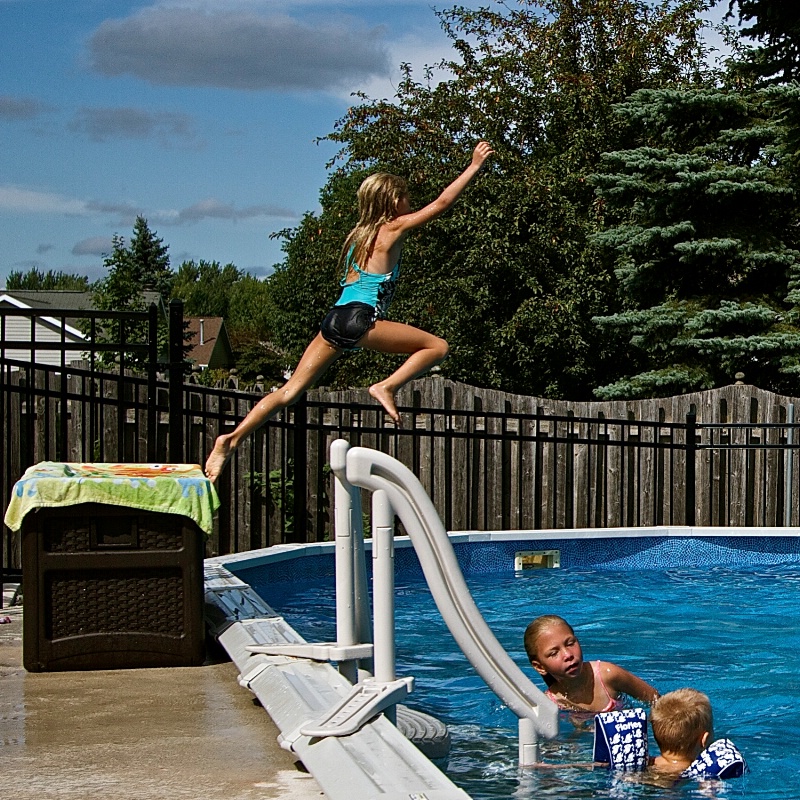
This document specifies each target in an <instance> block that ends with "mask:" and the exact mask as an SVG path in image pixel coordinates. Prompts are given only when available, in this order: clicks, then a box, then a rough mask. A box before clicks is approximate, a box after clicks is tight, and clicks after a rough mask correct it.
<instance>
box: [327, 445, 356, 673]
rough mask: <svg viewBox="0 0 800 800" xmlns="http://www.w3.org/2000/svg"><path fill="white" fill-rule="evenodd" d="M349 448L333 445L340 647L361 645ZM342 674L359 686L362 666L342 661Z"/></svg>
mask: <svg viewBox="0 0 800 800" xmlns="http://www.w3.org/2000/svg"><path fill="white" fill-rule="evenodd" d="M349 447H350V446H349V445H348V444H347V442H345V441H344V440H343V439H337V440H336V441H335V442H334V443H333V444H332V445H331V466H332V468H333V473H334V504H335V517H334V527H335V535H336V551H335V552H336V644H337V645H338V646H339V647H347V646H350V645H354V644H359V641H358V631H357V627H356V613H355V581H354V578H355V575H354V566H355V559H354V558H353V525H352V520H351V515H352V511H353V503H352V492H353V487H352V486H350V484H348V483H346V478H345V477H344V470H345V467H346V463H347V451H348V449H349ZM339 672H340V673H341V674H342V675H343V676H344V677H345V678H347V680H348V681H350V683H352V684H356V683H358V664H357V663H356V662H355V661H340V662H339Z"/></svg>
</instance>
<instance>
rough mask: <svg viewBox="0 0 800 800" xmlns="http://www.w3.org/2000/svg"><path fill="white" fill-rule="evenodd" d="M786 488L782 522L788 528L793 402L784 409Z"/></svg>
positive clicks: (790, 515)
mask: <svg viewBox="0 0 800 800" xmlns="http://www.w3.org/2000/svg"><path fill="white" fill-rule="evenodd" d="M786 425H787V427H786V488H785V489H784V492H783V524H784V525H785V526H786V527H787V528H790V527H791V526H792V505H793V502H792V501H793V499H794V498H793V492H792V483H793V482H794V448H793V447H792V445H793V444H794V403H789V407H788V408H787V409H786Z"/></svg>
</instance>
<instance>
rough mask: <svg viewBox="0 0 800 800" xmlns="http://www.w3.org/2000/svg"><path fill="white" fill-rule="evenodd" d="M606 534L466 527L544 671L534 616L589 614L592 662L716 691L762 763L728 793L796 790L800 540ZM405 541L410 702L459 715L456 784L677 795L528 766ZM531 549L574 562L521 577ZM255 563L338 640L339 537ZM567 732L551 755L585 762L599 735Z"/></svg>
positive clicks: (403, 623)
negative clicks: (328, 548) (312, 550)
mask: <svg viewBox="0 0 800 800" xmlns="http://www.w3.org/2000/svg"><path fill="white" fill-rule="evenodd" d="M597 533H598V532H597V531H594V532H582V534H580V535H577V536H575V535H574V534H572V538H566V536H567V535H565V538H549V539H548V538H545V537H546V534H544V535H543V534H538V535H537V536H536V537H535V538H533V539H530V540H526V539H525V538H524V534H520V533H515V534H498V535H495V536H491V535H488V534H481V535H479V536H474V535H473V536H472V537H470V536H466V535H462V536H460V537H459V536H455V537H451V538H452V539H453V541H454V542H455V550H456V553H457V555H458V558H459V563H460V564H461V567H462V569H463V571H464V573H465V576H466V579H467V582H468V584H469V587H470V589H471V591H472V592H473V596H474V597H475V601H476V603H477V605H478V607H479V608H480V610H481V611H482V612H483V614H484V616H485V617H486V619H487V622H488V623H489V625H490V626H491V628H492V629H493V631H494V632H495V634H496V635H497V637H498V639H499V640H500V642H501V644H503V646H504V647H505V648H506V649H507V650H508V651H509V653H510V654H511V655H512V656H513V657H514V659H515V661H516V662H517V663H518V664H519V665H520V666H521V667H523V668H526V669H527V670H528V671H529V673H530V670H529V668H527V667H526V665H525V657H524V652H523V650H522V646H521V638H522V631H523V630H524V627H525V625H526V624H527V622H528V621H529V620H530V619H532V618H533V617H534V616H536V615H538V614H540V613H545V612H548V613H557V614H561V615H562V616H564V617H566V618H567V619H568V620H570V621H571V622H572V623H573V624H574V625H575V627H576V632H577V633H578V634H579V637H580V639H581V643H582V645H583V650H584V655H585V657H586V658H587V659H593V658H603V659H606V660H611V661H615V662H617V663H620V664H622V665H623V666H625V667H627V668H628V669H630V670H631V671H633V672H635V673H637V674H639V675H641V676H642V677H643V678H645V679H646V680H648V681H649V682H651V683H653V684H654V685H656V686H657V687H658V688H659V689H660V690H661V691H662V692H663V691H668V690H670V689H673V688H677V687H679V686H684V685H692V686H695V687H696V688H699V689H701V690H703V691H706V692H707V693H708V694H709V696H710V697H711V700H712V703H713V705H714V708H715V726H716V733H717V734H718V735H727V736H729V737H730V738H732V739H733V740H734V741H735V742H736V743H737V744H738V745H739V747H740V748H741V749H742V751H743V752H744V754H745V756H746V757H747V759H748V762H749V763H750V766H751V769H752V774H751V776H750V777H748V778H747V779H745V780H743V781H742V780H740V781H732V782H728V783H726V784H725V785H724V786H723V787H722V788H721V789H719V790H718V796H726V797H739V796H742V797H753V798H759V799H760V800H788V798H794V797H797V796H798V790H797V788H796V787H797V786H798V785H800V755H798V754H800V748H799V747H798V745H800V741H798V738H800V737H799V736H798V733H797V731H796V727H797V726H796V724H795V723H794V717H795V716H796V712H795V709H796V708H797V706H798V701H800V678H798V673H800V670H798V668H797V665H796V654H797V652H798V645H800V622H797V621H796V620H795V612H794V609H795V606H796V597H797V590H798V588H800V540H798V538H797V537H792V536H788V537H787V536H783V535H777V534H781V533H785V531H774V530H773V531H765V530H761V531H752V532H745V533H744V535H735V534H736V533H737V532H734V531H725V530H717V531H713V532H709V535H705V536H699V537H698V536H691V535H688V534H690V533H691V532H690V531H686V530H684V531H681V530H675V529H673V530H672V531H660V532H659V533H660V535H641V534H642V533H643V532H642V531H639V532H635V531H626V532H618V533H620V535H617V536H614V535H607V536H606V535H604V536H603V538H594V537H593V536H592V534H594V535H595V536H596V534H597ZM604 533H605V532H604ZM739 533H741V532H739ZM637 534H638V535H637ZM764 534H772V535H764ZM552 535H553V534H552V532H551V533H550V536H552ZM402 544H405V543H404V542H401V543H398V549H397V551H396V564H397V573H398V582H397V590H396V613H397V634H398V651H397V655H398V674H399V675H414V676H415V677H416V690H415V692H414V694H413V695H411V697H410V698H409V701H408V704H409V705H411V706H417V707H420V708H422V709H424V710H426V711H428V712H429V713H432V714H434V715H435V716H438V717H439V718H441V719H442V720H444V721H445V722H447V723H448V725H449V726H450V728H451V736H452V740H453V749H452V751H451V755H450V757H449V759H448V763H447V766H446V769H447V772H448V775H449V776H450V777H451V779H452V780H453V781H454V782H455V783H457V784H458V785H459V786H461V787H463V788H464V789H465V790H466V791H467V792H468V793H469V794H470V795H472V797H474V798H476V799H478V800H482V799H483V798H486V799H487V800H489V799H492V800H494V799H495V798H507V797H511V796H514V797H522V798H531V799H532V800H533V798H549V797H563V796H564V793H565V792H566V791H569V793H570V796H571V797H620V796H625V797H628V796H631V797H663V796H665V795H664V791H665V790H664V789H663V788H656V787H650V786H641V785H632V784H630V783H627V782H621V781H620V779H619V778H617V777H614V776H612V775H609V774H608V773H605V772H600V771H597V772H581V771H578V770H557V771H548V772H534V773H531V772H527V773H526V774H525V775H524V776H522V777H520V775H519V772H518V769H517V766H516V747H517V740H516V719H515V718H514V716H513V715H512V714H511V713H510V712H509V711H508V710H507V709H506V708H504V707H503V706H502V704H501V703H500V702H499V701H498V700H497V699H496V697H495V696H494V695H493V694H492V693H491V692H490V691H489V690H488V689H487V688H486V687H485V685H484V684H483V681H482V680H481V679H480V678H479V677H478V676H477V675H476V674H475V672H474V671H473V670H472V668H471V667H470V666H469V664H468V663H467V662H466V659H465V658H464V656H463V655H462V654H461V653H460V651H459V650H458V648H457V647H456V646H455V644H454V642H453V639H452V637H451V636H450V634H449V632H448V630H447V629H446V627H445V626H444V623H443V622H442V620H441V617H440V616H439V614H438V611H437V610H436V608H435V606H434V604H433V602H432V600H431V597H430V593H429V591H428V589H427V587H426V586H425V584H424V581H423V580H422V578H421V572H420V568H419V564H418V563H417V561H416V557H415V555H414V552H413V550H412V549H410V548H407V547H403V546H402ZM317 549H318V551H319V550H320V549H319V548H317ZM527 550H556V551H557V552H558V553H559V556H560V562H561V564H562V566H561V567H560V568H559V569H552V570H530V571H525V572H522V573H515V572H514V570H513V565H514V555H515V554H516V553H517V552H519V551H527ZM247 563H248V562H247V561H242V562H241V563H240V564H238V565H237V564H232V565H230V568H231V569H232V570H233V571H234V572H236V573H237V574H238V575H239V576H240V577H241V578H242V579H244V580H246V581H247V582H248V583H250V584H251V585H252V586H253V587H254V588H255V589H256V591H258V592H259V594H261V595H262V596H263V597H264V598H265V599H266V600H267V602H269V603H270V604H271V605H272V606H273V607H274V608H276V609H279V610H280V611H281V613H282V614H283V615H284V616H285V617H286V619H287V621H288V622H289V623H290V624H291V625H293V626H294V627H295V628H296V629H297V630H298V631H299V632H300V633H301V635H303V636H304V637H305V638H306V639H308V640H309V641H320V640H329V639H331V638H333V637H334V635H335V634H334V625H335V619H334V605H335V604H334V590H333V582H332V580H331V576H332V574H333V556H332V555H327V554H324V548H322V550H321V551H320V552H319V554H318V555H316V556H314V557H313V558H302V559H289V560H284V561H276V562H273V563H262V564H259V565H255V566H247ZM251 563H252V562H251ZM498 598H500V602H498ZM563 731H564V732H562V735H561V736H560V737H559V738H558V740H556V741H554V742H546V743H545V744H544V754H545V758H546V759H547V760H549V761H579V760H586V759H587V758H588V756H589V754H590V752H591V734H590V733H584V732H578V731H570V730H569V728H568V726H564V728H563ZM699 792H700V789H699V787H698V786H697V785H694V784H685V785H684V786H682V787H681V788H679V789H677V790H670V792H669V795H668V796H674V797H676V798H692V797H695V796H701V795H700V794H699ZM703 796H706V795H703Z"/></svg>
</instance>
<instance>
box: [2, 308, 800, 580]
mask: <svg viewBox="0 0 800 800" xmlns="http://www.w3.org/2000/svg"><path fill="white" fill-rule="evenodd" d="M77 316H80V317H82V320H83V322H82V323H81V325H82V329H83V330H84V331H86V338H85V339H83V338H81V337H79V336H75V335H73V334H74V328H72V327H70V326H71V325H74V322H73V321H72V320H73V318H75V317H77ZM45 317H46V318H47V319H46V320H45V319H44V318H45ZM109 321H111V322H113V325H112V324H111V323H110V322H109ZM39 323H42V325H41V326H39ZM45 323H46V324H45ZM21 326H22V327H21ZM25 326H27V328H28V329H29V332H28V333H26V332H25ZM170 329H171V330H172V332H173V335H172V336H171V337H170V342H169V345H168V349H167V351H166V352H163V353H160V352H159V350H158V339H159V337H158V316H157V312H156V310H155V309H154V308H153V309H150V310H149V311H147V312H141V313H139V312H108V311H102V312H94V311H93V312H81V313H80V314H78V313H77V312H75V311H72V310H67V311H50V310H48V311H47V312H43V311H40V310H18V309H0V403H2V414H3V425H4V434H5V435H4V438H3V452H2V456H0V492H2V501H3V509H5V508H6V506H7V504H8V501H9V499H10V491H11V488H12V486H13V484H14V482H15V481H16V480H17V479H18V478H19V477H20V475H21V474H22V473H23V472H24V470H25V469H26V468H27V467H28V466H30V465H32V464H34V463H37V462H40V461H45V460H52V461H94V462H109V461H114V462H137V461H139V462H141V461H146V462H159V461H170V462H188V463H200V464H202V463H203V462H204V460H205V458H206V455H207V454H208V452H210V450H211V448H212V447H213V443H214V439H215V438H216V436H217V435H218V434H219V433H220V432H223V431H226V430H231V429H232V427H233V426H234V425H235V424H236V423H237V422H238V421H239V420H241V419H242V418H243V417H244V416H245V415H246V413H247V412H248V411H249V410H250V408H251V407H252V405H253V403H254V402H256V401H257V399H258V398H259V397H260V396H261V394H263V387H255V392H254V391H244V390H242V388H240V387H239V386H238V383H237V381H236V380H235V379H231V380H230V381H228V382H227V385H225V386H221V387H220V386H218V387H213V388H212V387H206V386H200V385H198V384H197V383H192V382H191V380H188V381H187V380H186V373H185V364H184V361H183V349H182V348H183V315H182V306H181V304H180V303H173V304H171V306H170ZM41 331H44V333H41ZM70 331H72V332H73V333H70ZM111 331H113V332H115V337H112V336H111V335H110V332H111ZM37 337H38V338H37ZM112 339H113V340H112ZM34 353H35V354H36V355H34ZM398 407H399V409H400V411H401V413H402V415H403V418H404V427H402V428H399V429H398V428H395V426H394V425H393V424H391V422H389V421H388V420H387V419H386V417H385V415H384V413H383V411H382V409H381V408H380V407H379V406H377V405H376V404H375V403H374V401H372V399H371V398H370V397H369V395H368V393H367V392H366V391H365V390H354V391H343V392H329V391H326V390H321V389H320V390H313V391H311V392H309V393H308V395H307V396H306V397H305V398H304V399H303V400H302V401H301V402H300V403H298V404H297V405H296V406H294V407H293V408H291V409H289V410H287V411H286V412H284V413H283V414H281V415H279V416H278V417H277V418H275V419H274V420H272V421H270V423H269V424H268V425H266V426H264V427H263V428H262V429H261V430H259V431H257V432H256V433H255V434H254V435H253V436H251V437H249V438H248V439H247V440H245V441H244V442H243V444H242V445H241V446H240V448H239V449H238V450H237V452H236V455H235V456H234V458H233V459H232V460H231V463H230V466H229V468H228V469H227V470H226V471H225V473H223V475H222V476H221V478H220V480H219V481H218V483H217V488H218V491H219V494H220V499H221V500H222V507H221V509H220V512H219V514H218V518H217V522H216V530H215V533H214V535H213V536H212V538H211V539H210V541H209V545H208V553H209V554H211V553H225V552H236V551H241V550H247V549H253V548H257V547H264V546H268V545H271V544H276V543H280V542H287V541H320V540H324V539H327V538H329V537H330V535H331V519H332V508H331V497H332V478H331V475H330V470H329V468H328V465H327V461H328V452H329V447H330V443H331V442H332V441H333V440H334V439H336V438H345V439H347V440H348V441H349V442H350V443H351V444H352V445H362V446H367V447H374V448H377V449H380V450H382V451H384V452H387V453H389V454H390V455H392V456H395V457H396V458H398V459H399V460H400V461H402V462H403V463H404V464H406V465H407V466H408V467H409V468H410V469H411V470H412V471H413V472H414V473H415V474H416V475H417V476H418V477H419V479H420V480H421V482H422V484H423V486H424V487H425V489H426V490H427V491H428V493H429V494H430V496H431V498H432V499H433V501H434V504H435V506H436V508H437V510H438V511H439V513H440V515H441V517H442V519H443V521H444V523H445V526H446V527H447V528H448V529H449V530H511V529H541V528H573V527H590V528H609V527H617V526H620V527H637V526H644V525H668V524H671V525H684V524H685V525H704V526H706V525H754V526H771V525H775V526H784V525H798V524H800V499H799V498H800V485H799V481H800V475H799V474H798V473H800V470H795V469H794V458H795V453H796V451H797V449H798V447H799V446H800V435H798V433H797V432H796V431H797V425H796V424H795V422H794V416H793V414H794V401H793V400H792V399H791V398H783V397H779V396H776V395H772V394H770V393H769V392H763V391H761V390H759V389H756V388H754V387H752V386H729V387H724V388H722V389H718V390H714V391H712V392H704V393H698V394H697V395H686V396H682V397H678V398H668V399H665V400H652V401H638V402H630V403H624V402H616V403H566V402H554V401H547V400H543V399H541V398H529V397H518V396H513V395H507V394H503V393H500V392H493V391H491V390H485V389H477V388H475V387H470V386H466V385H463V384H456V383H452V382H450V381H447V380H445V379H443V378H439V377H433V378H428V379H425V380H421V381H415V382H414V383H412V384H411V385H409V386H408V387H405V388H404V389H403V390H402V392H401V393H400V394H399V396H398ZM0 550H1V551H2V552H1V553H0V557H2V561H0V565H5V566H6V567H8V566H11V567H18V566H19V552H18V547H17V541H16V537H15V536H14V535H12V534H10V532H9V531H7V530H6V531H4V536H3V542H2V548H0Z"/></svg>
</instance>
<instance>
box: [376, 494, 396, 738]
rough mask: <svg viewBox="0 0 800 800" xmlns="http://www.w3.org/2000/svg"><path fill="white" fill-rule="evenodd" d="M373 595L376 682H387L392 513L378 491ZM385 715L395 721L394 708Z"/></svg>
mask: <svg viewBox="0 0 800 800" xmlns="http://www.w3.org/2000/svg"><path fill="white" fill-rule="evenodd" d="M372 578H373V584H372V594H373V602H374V613H375V621H374V625H373V628H374V632H375V680H376V681H378V682H379V683H390V682H391V681H394V680H395V678H396V677H397V676H396V675H395V661H394V659H395V642H394V513H393V511H392V506H391V504H390V503H389V495H388V494H387V493H386V492H385V491H384V490H383V489H378V490H377V491H376V492H375V493H374V494H373V495H372ZM384 713H385V715H386V716H387V717H388V718H389V720H391V721H392V722H394V723H396V721H397V709H396V708H395V707H394V706H391V707H390V708H387V709H386V711H385V712H384Z"/></svg>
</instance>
